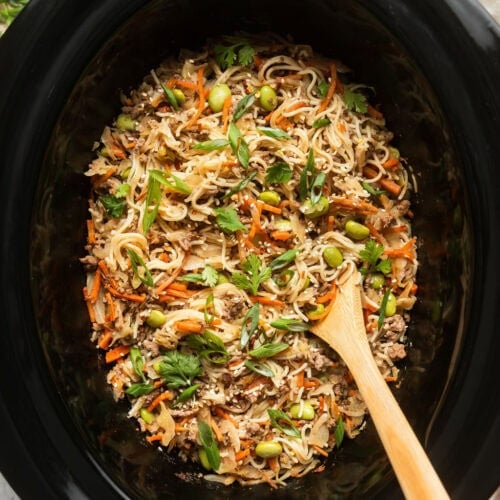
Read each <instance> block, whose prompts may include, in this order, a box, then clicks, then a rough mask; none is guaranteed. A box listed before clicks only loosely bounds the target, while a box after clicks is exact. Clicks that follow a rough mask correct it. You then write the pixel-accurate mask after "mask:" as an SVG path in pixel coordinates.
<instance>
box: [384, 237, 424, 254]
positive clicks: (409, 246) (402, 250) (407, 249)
mask: <svg viewBox="0 0 500 500" xmlns="http://www.w3.org/2000/svg"><path fill="white" fill-rule="evenodd" d="M416 241H417V238H416V237H415V236H414V237H413V238H411V239H410V240H408V241H407V242H406V243H405V244H404V245H403V246H401V247H399V248H386V249H385V250H384V254H385V255H387V256H388V257H403V258H405V259H408V260H413V259H414V258H415V248H414V246H415V242H416Z"/></svg>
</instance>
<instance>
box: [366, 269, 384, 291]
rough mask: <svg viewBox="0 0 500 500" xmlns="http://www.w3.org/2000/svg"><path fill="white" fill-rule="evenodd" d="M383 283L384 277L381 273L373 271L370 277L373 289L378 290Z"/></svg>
mask: <svg viewBox="0 0 500 500" xmlns="http://www.w3.org/2000/svg"><path fill="white" fill-rule="evenodd" d="M384 283H385V278H384V275H383V274H381V273H374V274H372V275H371V277H370V286H371V287H372V288H373V289H374V290H380V289H381V288H382V287H383V286H384Z"/></svg>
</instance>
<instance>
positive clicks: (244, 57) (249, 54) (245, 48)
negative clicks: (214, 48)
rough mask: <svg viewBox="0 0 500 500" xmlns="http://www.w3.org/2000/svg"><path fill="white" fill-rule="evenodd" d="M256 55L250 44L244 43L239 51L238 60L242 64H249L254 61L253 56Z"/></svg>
mask: <svg viewBox="0 0 500 500" xmlns="http://www.w3.org/2000/svg"><path fill="white" fill-rule="evenodd" d="M254 55H255V50H254V49H253V47H251V46H250V45H248V44H246V43H245V44H244V45H242V46H241V48H240V50H239V51H238V62H239V63H240V64H241V65H242V66H248V65H249V64H251V63H252V62H253V56H254Z"/></svg>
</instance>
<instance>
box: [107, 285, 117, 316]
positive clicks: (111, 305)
mask: <svg viewBox="0 0 500 500" xmlns="http://www.w3.org/2000/svg"><path fill="white" fill-rule="evenodd" d="M105 297H106V303H107V304H108V314H107V315H106V319H107V320H108V321H111V322H113V321H114V320H115V319H116V307H115V303H114V301H113V297H111V294H110V293H109V292H106V295H105Z"/></svg>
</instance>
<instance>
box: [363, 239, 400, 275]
mask: <svg viewBox="0 0 500 500" xmlns="http://www.w3.org/2000/svg"><path fill="white" fill-rule="evenodd" d="M383 253H384V247H383V245H379V244H378V243H375V241H373V240H368V241H367V242H366V244H365V248H363V250H361V251H360V252H359V257H360V259H361V260H362V261H364V262H365V263H366V264H367V265H365V266H364V267H362V268H361V270H360V271H361V273H362V274H365V275H366V274H368V273H371V272H375V271H380V272H381V273H383V274H389V273H390V272H391V269H392V261H391V259H382V258H381V257H382V254H383Z"/></svg>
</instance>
